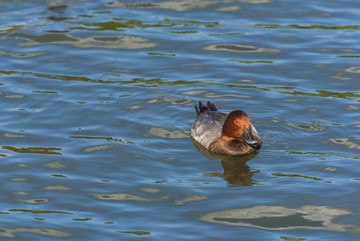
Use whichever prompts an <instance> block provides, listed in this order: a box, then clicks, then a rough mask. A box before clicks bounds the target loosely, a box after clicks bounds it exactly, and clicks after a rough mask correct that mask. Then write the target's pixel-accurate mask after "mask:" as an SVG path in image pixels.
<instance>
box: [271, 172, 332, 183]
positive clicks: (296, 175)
mask: <svg viewBox="0 0 360 241" xmlns="http://www.w3.org/2000/svg"><path fill="white" fill-rule="evenodd" d="M271 175H273V176H276V177H302V178H306V179H311V180H314V181H323V182H326V183H330V182H327V181H324V180H323V179H321V178H318V177H310V176H305V175H300V174H284V173H271Z"/></svg>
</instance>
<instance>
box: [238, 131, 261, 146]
mask: <svg viewBox="0 0 360 241" xmlns="http://www.w3.org/2000/svg"><path fill="white" fill-rule="evenodd" d="M241 138H242V139H243V140H244V141H245V142H246V143H247V144H248V145H249V146H251V147H252V148H255V149H256V150H258V149H260V148H261V143H260V142H258V141H257V140H256V139H255V137H254V135H253V133H252V128H251V126H250V129H247V128H246V127H245V126H244V132H243V134H242V135H241Z"/></svg>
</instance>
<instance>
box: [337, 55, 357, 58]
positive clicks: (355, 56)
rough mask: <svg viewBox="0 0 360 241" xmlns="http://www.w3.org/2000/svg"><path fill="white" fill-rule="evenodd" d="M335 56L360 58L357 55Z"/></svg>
mask: <svg viewBox="0 0 360 241" xmlns="http://www.w3.org/2000/svg"><path fill="white" fill-rule="evenodd" d="M336 57H337V58H360V56H357V55H339V56H336Z"/></svg>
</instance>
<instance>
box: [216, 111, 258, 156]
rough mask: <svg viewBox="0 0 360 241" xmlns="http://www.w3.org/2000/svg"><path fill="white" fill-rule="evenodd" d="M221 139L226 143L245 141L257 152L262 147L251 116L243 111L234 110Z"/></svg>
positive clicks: (229, 116)
mask: <svg viewBox="0 0 360 241" xmlns="http://www.w3.org/2000/svg"><path fill="white" fill-rule="evenodd" d="M255 136H256V138H255ZM221 138H222V139H223V140H224V141H232V140H244V141H245V142H246V144H248V145H249V146H251V147H252V148H255V149H256V150H258V149H260V148H261V145H262V144H261V141H260V138H259V136H258V134H257V132H256V129H255V128H254V126H253V125H252V124H251V122H250V118H249V116H248V115H247V114H246V113H245V112H244V111H241V110H234V111H232V112H231V113H230V114H229V115H228V117H227V118H226V120H225V122H224V125H223V128H222V133H221Z"/></svg>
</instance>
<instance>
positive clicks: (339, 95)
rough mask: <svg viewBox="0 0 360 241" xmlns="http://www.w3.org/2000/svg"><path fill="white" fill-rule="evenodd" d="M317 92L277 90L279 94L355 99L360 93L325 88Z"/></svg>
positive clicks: (359, 96)
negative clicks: (340, 91)
mask: <svg viewBox="0 0 360 241" xmlns="http://www.w3.org/2000/svg"><path fill="white" fill-rule="evenodd" d="M316 92H317V93H307V92H302V91H293V92H279V93H280V94H289V95H299V96H301V95H303V96H318V97H333V98H342V99H348V100H355V101H357V102H360V100H357V99H356V98H360V95H359V94H357V92H342V93H339V92H334V91H326V90H316Z"/></svg>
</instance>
